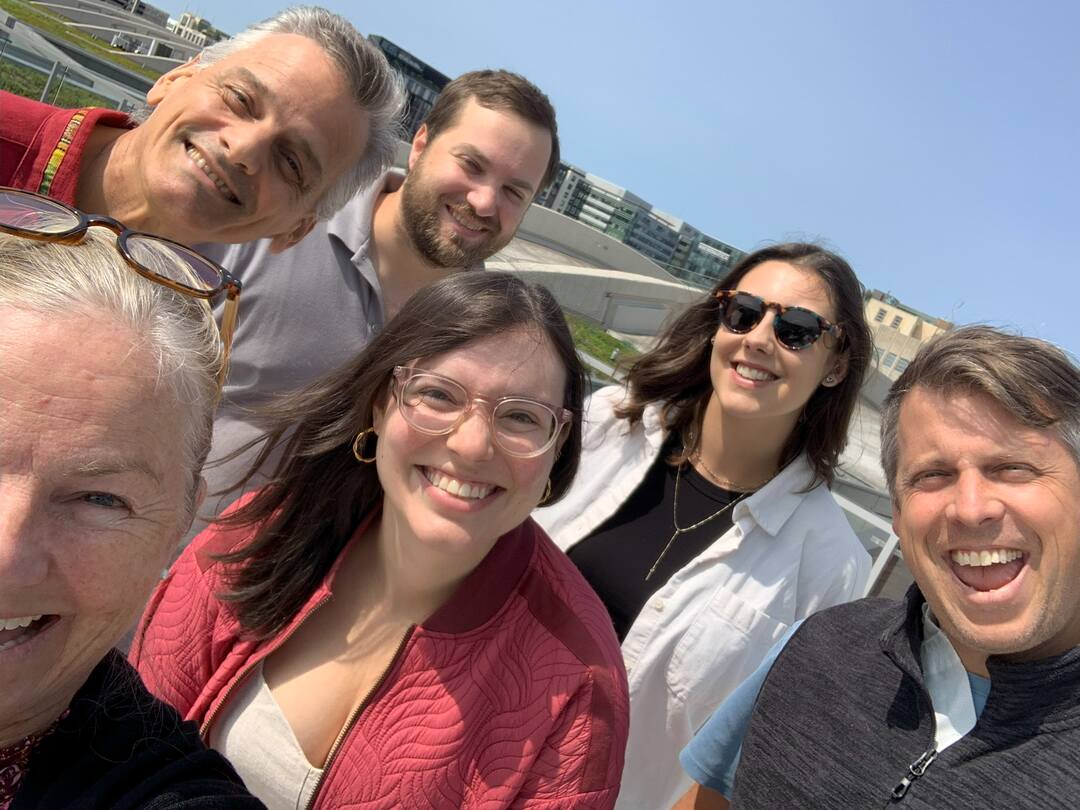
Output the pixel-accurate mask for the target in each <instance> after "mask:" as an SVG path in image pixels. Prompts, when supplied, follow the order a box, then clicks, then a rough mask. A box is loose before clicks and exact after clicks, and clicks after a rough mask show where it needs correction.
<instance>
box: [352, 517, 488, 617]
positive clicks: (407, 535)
mask: <svg viewBox="0 0 1080 810" xmlns="http://www.w3.org/2000/svg"><path fill="white" fill-rule="evenodd" d="M370 532H371V536H372V538H373V539H374V541H375V542H374V543H363V544H360V545H361V547H362V550H360V553H359V554H357V555H355V556H356V559H355V560H353V563H354V564H353V566H352V568H353V570H354V572H355V575H354V577H353V578H351V579H352V580H353V581H354V582H356V581H357V580H358V579H362V580H364V582H365V585H364V588H363V590H364V591H366V592H367V593H369V594H371V595H372V597H374V598H375V599H376V600H377V601H378V603H379V605H380V610H382V611H384V612H385V615H389V616H394V617H398V618H400V619H402V620H404V621H408V622H410V623H413V624H419V623H421V622H423V621H424V620H425V619H427V618H428V617H429V616H431V615H432V614H433V613H435V611H437V610H438V609H439V608H440V607H442V605H443V604H445V603H446V601H447V600H448V599H449V598H450V597H451V596H452V595H453V593H454V591H455V590H457V588H458V586H459V585H460V584H461V583H462V581H463V580H464V579H465V577H467V576H468V575H469V574H470V573H471V572H472V570H473V569H474V568H475V567H476V566H477V565H479V564H480V562H481V560H482V559H483V556H480V557H479V558H476V557H475V555H469V556H465V555H462V554H459V553H453V554H445V553H439V551H438V550H432V549H430V548H427V547H425V546H424V545H423V544H422V542H421V541H419V540H417V539H416V538H415V537H414V536H413V535H412V532H411V531H410V529H409V527H408V525H407V524H406V522H405V521H404V520H402V519H401V518H400V517H399V516H396V515H394V514H392V512H391V510H387V509H385V508H384V510H383V513H382V516H381V517H380V519H379V522H378V524H377V525H373V526H372V527H371V530H370Z"/></svg>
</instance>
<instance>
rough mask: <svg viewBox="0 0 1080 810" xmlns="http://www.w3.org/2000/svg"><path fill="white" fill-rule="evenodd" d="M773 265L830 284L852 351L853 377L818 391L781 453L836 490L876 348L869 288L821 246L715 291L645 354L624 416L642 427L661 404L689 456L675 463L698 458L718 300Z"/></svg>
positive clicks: (769, 257)
mask: <svg viewBox="0 0 1080 810" xmlns="http://www.w3.org/2000/svg"><path fill="white" fill-rule="evenodd" d="M768 261H780V262H786V263H788V264H792V265H794V266H796V267H799V268H801V269H803V270H810V271H812V272H814V273H816V274H817V275H818V277H819V278H820V279H821V280H822V281H823V282H824V283H825V287H826V289H827V290H828V293H829V300H830V301H831V303H832V305H833V308H834V310H835V312H836V323H837V324H838V325H839V326H840V327H841V328H842V329H843V337H842V338H841V343H840V345H839V346H838V347H837V350H838V351H843V352H847V355H848V371H847V375H846V376H845V377H844V379H843V380H842V381H841V382H840V384H839V385H837V386H835V387H834V388H826V387H824V386H818V388H817V390H815V391H814V393H813V394H812V395H811V396H810V399H809V400H808V401H807V403H806V405H805V406H804V407H803V412H802V416H801V417H800V419H799V422H798V424H797V425H796V426H795V429H794V430H793V431H792V432H791V435H790V436H788V437H787V441H786V442H785V443H784V446H783V449H782V451H781V454H780V464H781V466H783V465H785V464H787V463H789V462H790V461H792V460H793V459H795V458H797V457H798V456H799V455H801V454H803V453H805V454H806V456H807V458H808V460H809V462H810V467H811V469H812V470H813V471H814V477H813V480H812V482H811V486H814V485H816V484H818V483H819V482H821V481H824V482H825V483H826V484H829V485H832V482H833V475H834V472H835V470H836V465H837V463H838V462H839V459H840V453H841V451H843V449H844V445H845V444H846V443H847V431H848V422H850V421H851V414H852V413H853V412H854V410H855V403H856V401H857V400H858V397H859V388H860V387H861V386H862V382H863V378H864V377H865V376H866V371H867V368H869V365H870V358H871V355H872V352H873V345H874V344H873V337H872V336H871V334H870V328H869V327H868V326H867V325H866V318H865V316H864V315H863V288H862V285H861V284H860V283H859V279H858V278H856V276H855V272H854V271H853V270H852V269H851V266H850V265H849V264H848V263H847V262H846V261H844V259H842V258H841V257H839V256H837V255H836V254H835V253H832V252H831V251H828V250H825V249H824V248H823V247H820V246H818V245H813V244H808V243H806V242H789V243H786V244H782V245H773V246H771V247H767V248H762V249H761V250H757V251H754V252H753V253H750V254H748V255H746V256H744V257H743V258H742V260H740V261H739V263H738V264H736V265H735V266H734V267H733V268H732V269H731V272H730V273H728V274H727V275H726V276H725V277H724V278H723V279H721V280H720V283H719V284H717V285H716V287H715V288H714V289H713V291H712V292H710V293H709V294H708V295H706V296H704V297H703V298H702V299H701V300H699V301H698V302H696V303H694V304H692V305H691V306H690V307H689V308H687V309H686V310H685V311H684V312H683V313H682V314H681V315H679V317H678V318H676V319H675V320H674V321H672V322H671V323H670V324H669V325H668V326H667V328H665V329H664V331H663V333H662V334H661V336H660V341H659V343H658V345H657V347H656V348H655V349H653V350H652V351H650V352H647V353H646V354H643V355H642V356H641V357H639V358H638V359H637V361H636V362H635V363H634V364H633V365H632V366H631V367H630V370H629V373H628V374H627V387H628V389H629V392H630V397H629V400H628V402H627V404H626V405H624V406H623V407H622V408H620V409H619V411H618V415H619V416H620V417H622V418H624V419H629V420H630V421H631V422H636V421H637V420H638V419H640V418H641V414H642V412H643V411H644V410H645V406H646V405H647V404H649V403H652V402H659V403H662V408H661V420H662V422H663V425H664V427H665V429H666V430H668V431H670V432H678V433H679V434H681V436H682V441H683V449H682V452H681V453H680V455H679V458H677V459H675V460H676V461H683V460H685V459H686V458H688V457H690V456H691V455H693V453H694V452H695V451H696V450H697V449H698V444H699V442H700V441H701V431H700V430H698V429H696V428H698V426H700V424H701V420H702V419H703V418H704V416H705V405H706V404H707V403H708V401H709V397H710V396H711V394H712V378H711V377H710V375H709V360H710V357H711V355H712V345H711V344H710V342H709V339H710V338H711V337H712V335H713V334H714V333H715V332H716V328H717V326H718V324H719V307H718V305H717V302H716V298H715V297H713V293H715V292H716V291H717V290H734V289H737V288H738V285H739V282H740V281H741V280H742V279H743V277H744V276H745V275H746V274H747V273H749V272H750V271H751V270H753V269H754V268H755V267H757V266H758V265H759V264H762V263H764V262H768ZM826 338H827V336H825V337H823V338H822V339H823V340H824V339H826Z"/></svg>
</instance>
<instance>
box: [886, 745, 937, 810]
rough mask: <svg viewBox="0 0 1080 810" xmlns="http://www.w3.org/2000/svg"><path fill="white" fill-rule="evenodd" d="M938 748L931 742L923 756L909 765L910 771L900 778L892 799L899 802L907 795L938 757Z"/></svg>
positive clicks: (893, 790)
mask: <svg viewBox="0 0 1080 810" xmlns="http://www.w3.org/2000/svg"><path fill="white" fill-rule="evenodd" d="M937 755H938V752H937V748H936V747H935V746H934V744H933V743H931V745H930V747H929V748H927V749H926V750H925V751H924V752H923V754H922V756H921V757H919V758H918V759H917V760H915V761H914V762H912V763H911V764H910V765H908V772H907V774H906V775H905V776H904V778H903V779H901V780H900V784H898V785H897V786H896V787H894V788H893V789H892V801H893V802H898V801H900V800H901V799H903V798H904V796H905V795H907V792H908V788H910V787H911V785H912V783H913V782H914V781H915V780H916V779H918V778H919V777H920V776H922V775H923V774H924V773H926V769H927V768H929V767H930V763H931V762H933V761H934V760H935V759H937Z"/></svg>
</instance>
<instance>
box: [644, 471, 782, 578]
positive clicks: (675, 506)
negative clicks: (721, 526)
mask: <svg viewBox="0 0 1080 810" xmlns="http://www.w3.org/2000/svg"><path fill="white" fill-rule="evenodd" d="M682 468H683V465H682V464H680V465H679V468H678V469H677V470H676V471H675V498H674V499H673V503H672V506H671V522H672V524H673V525H674V526H675V533H674V534H673V535H671V539H670V540H668V541H667V545H666V546H664V549H663V551H661V552H660V556H659V557H657V558H656V562H654V563H653V564H652V568H650V569H649V573H647V574H646V575H645V581H646V582H648V581H649V577H651V576H652V575H653V574H655V573H656V569H657V567H658V566H659V565H660V563H661V562H662V561H663V559H664V555H665V554H667V553H668V550H669V549H670V548H671V544H672V543H674V542H675V538H677V537H678V536H679V535H680V534H685V533H686V532H692V531H693V530H694V529H698V528H700V527H702V526H704V525H705V524H706V523H708V522H709V521H710V520H715V519H716V518H718V517H720V515H722V514H724V512H726V511H727V510H729V509H731V507H733V506H734V505H735V504H737V503H738V502H739V501H741V500H742V499H743V498H745V497H747V496H748V495H749V494H750V493H749V492H741V493H739V496H738V497H737V498H735V500H733V501H732V502H731V503H729V504H727V505H726V506H725V507H723V508H722V509H720V510H718V511H716V512H713V513H712V514H711V515H709V516H708V517H707V518H703V519H702V520H699V521H698V522H697V523H695V524H694V525H692V526H687V527H686V528H683V529H680V528H679V479H680V478H681V477H682ZM770 480H771V479H770ZM766 483H768V482H766Z"/></svg>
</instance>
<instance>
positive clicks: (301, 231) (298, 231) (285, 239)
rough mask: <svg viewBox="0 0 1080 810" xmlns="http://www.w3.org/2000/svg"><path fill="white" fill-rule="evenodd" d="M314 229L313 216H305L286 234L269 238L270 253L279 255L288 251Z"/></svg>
mask: <svg viewBox="0 0 1080 810" xmlns="http://www.w3.org/2000/svg"><path fill="white" fill-rule="evenodd" d="M314 227H315V215H314V214H305V215H304V218H303V219H301V220H300V222H298V223H297V225H296V227H295V228H293V229H292V230H291V231H289V232H287V233H279V234H278V235H277V236H273V237H271V238H270V252H271V253H281V252H282V251H283V250H288V249H289V248H291V247H292V246H293V245H295V244H296V243H297V242H299V241H300V240H301V239H303V238H304V237H305V236H307V235H308V234H309V233H311V229H312V228H314Z"/></svg>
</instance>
